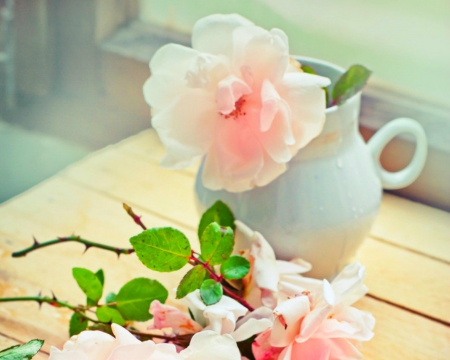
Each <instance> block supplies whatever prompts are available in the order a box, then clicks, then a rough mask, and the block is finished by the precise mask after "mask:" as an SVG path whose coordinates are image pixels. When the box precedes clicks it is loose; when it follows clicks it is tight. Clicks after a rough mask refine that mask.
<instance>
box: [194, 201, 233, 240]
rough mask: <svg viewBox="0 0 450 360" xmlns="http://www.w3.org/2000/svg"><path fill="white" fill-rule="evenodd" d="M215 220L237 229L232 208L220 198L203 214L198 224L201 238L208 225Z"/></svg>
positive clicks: (222, 224) (221, 224)
mask: <svg viewBox="0 0 450 360" xmlns="http://www.w3.org/2000/svg"><path fill="white" fill-rule="evenodd" d="M213 222H216V223H218V224H219V225H220V226H229V227H231V228H232V229H233V230H234V229H235V226H234V216H233V213H232V212H231V210H230V208H229V207H228V206H227V205H226V204H225V203H223V202H222V201H220V200H219V201H216V202H215V204H214V205H213V206H211V207H210V208H209V209H208V210H206V211H205V213H204V214H203V215H202V218H201V219H200V223H199V225H198V238H199V239H201V237H202V234H203V231H205V229H206V227H207V226H208V225H209V224H211V223H213Z"/></svg>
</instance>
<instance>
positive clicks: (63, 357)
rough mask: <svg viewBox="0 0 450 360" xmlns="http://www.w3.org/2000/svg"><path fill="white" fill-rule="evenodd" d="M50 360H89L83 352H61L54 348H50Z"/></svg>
mask: <svg viewBox="0 0 450 360" xmlns="http://www.w3.org/2000/svg"><path fill="white" fill-rule="evenodd" d="M48 360H89V359H88V357H87V356H86V354H85V353H83V352H82V351H75V350H74V351H61V350H59V349H57V348H55V347H54V346H52V347H51V348H50V356H49V358H48ZM99 360H100V359H99Z"/></svg>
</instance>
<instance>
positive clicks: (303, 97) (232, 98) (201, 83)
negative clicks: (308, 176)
mask: <svg viewBox="0 0 450 360" xmlns="http://www.w3.org/2000/svg"><path fill="white" fill-rule="evenodd" d="M297 65H298V64H297ZM150 70H151V77H150V78H149V79H148V80H147V82H146V83H145V85H144V96H145V99H146V101H147V103H148V104H149V105H150V106H151V107H152V115H153V119H152V124H153V127H154V128H155V129H156V131H157V132H158V134H159V136H160V138H161V141H162V142H163V144H164V146H165V147H166V150H167V155H166V156H165V157H164V159H163V160H162V162H161V164H162V165H163V166H165V167H168V168H172V169H181V168H185V167H187V166H189V165H190V164H192V163H193V162H195V161H197V160H198V159H200V158H202V157H205V156H206V158H205V162H204V168H203V174H202V180H203V184H204V185H205V186H206V187H207V188H210V189H213V190H220V189H226V190H228V191H231V192H241V191H245V190H249V189H252V188H254V187H257V186H264V185H266V184H268V183H269V182H271V181H272V180H274V179H275V178H277V177H278V176H279V175H281V174H282V173H283V172H285V171H286V164H287V163H288V162H289V161H290V160H291V159H292V158H293V156H295V155H296V154H297V152H298V150H299V149H301V148H302V147H304V146H306V145H307V144H308V143H309V142H310V141H311V140H312V139H314V138H315V137H316V136H317V135H319V133H320V132H321V131H322V128H323V124H324V121H325V93H324V91H323V90H322V87H324V86H328V85H329V84H330V80H329V79H327V78H324V77H321V76H317V75H311V74H307V73H304V72H302V71H301V69H300V67H299V66H294V65H291V64H290V57H289V44H288V39H287V36H286V34H285V33H284V32H283V31H281V30H279V29H272V30H270V31H267V30H265V29H262V28H260V27H258V26H255V25H254V24H253V23H252V22H250V21H249V20H247V19H245V18H243V17H241V16H239V15H236V14H232V15H211V16H207V17H205V18H203V19H200V20H199V21H198V22H197V23H196V24H195V26H194V29H193V31H192V48H187V47H184V46H180V45H175V44H169V45H165V46H163V47H162V48H161V49H159V50H158V51H157V52H156V53H155V55H154V56H153V58H152V60H151V62H150Z"/></svg>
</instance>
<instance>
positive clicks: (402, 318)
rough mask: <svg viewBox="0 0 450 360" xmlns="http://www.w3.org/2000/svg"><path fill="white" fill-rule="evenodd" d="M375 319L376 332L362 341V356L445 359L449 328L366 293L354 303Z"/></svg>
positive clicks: (449, 345)
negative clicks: (367, 340)
mask: <svg viewBox="0 0 450 360" xmlns="http://www.w3.org/2000/svg"><path fill="white" fill-rule="evenodd" d="M355 307H357V308H360V309H361V310H365V311H369V312H371V313H372V315H373V316H374V317H375V319H376V325H375V330H374V332H375V336H374V338H373V339H372V340H370V341H369V342H366V343H364V345H363V347H362V353H363V355H364V359H366V360H370V359H373V360H375V359H377V360H387V359H389V360H394V359H399V360H400V359H403V360H404V359H408V360H431V359H433V360H446V359H448V354H450V328H449V327H448V326H445V325H442V324H438V323H436V322H434V321H431V320H428V319H425V318H423V317H421V316H420V315H416V314H412V313H410V312H408V311H405V310H402V309H399V308H396V307H395V306H392V305H389V304H385V303H382V302H380V301H377V300H375V299H371V298H369V297H367V296H366V297H365V298H363V299H362V300H360V301H358V302H357V303H356V304H355Z"/></svg>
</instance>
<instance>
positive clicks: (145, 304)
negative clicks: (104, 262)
mask: <svg viewBox="0 0 450 360" xmlns="http://www.w3.org/2000/svg"><path fill="white" fill-rule="evenodd" d="M168 296H169V292H168V291H167V289H166V288H165V287H164V286H163V285H161V283H160V282H159V281H156V280H152V279H147V278H136V279H133V280H131V281H129V282H128V283H126V284H125V285H124V286H122V288H121V289H120V291H119V292H118V294H117V296H116V304H117V305H116V306H117V309H118V310H119V311H120V313H121V314H122V316H123V317H124V318H125V319H126V320H135V321H147V320H150V319H151V318H152V315H151V314H150V313H149V309H150V304H151V303H152V301H153V300H159V301H160V302H161V303H164V302H166V300H167V297H168Z"/></svg>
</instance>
